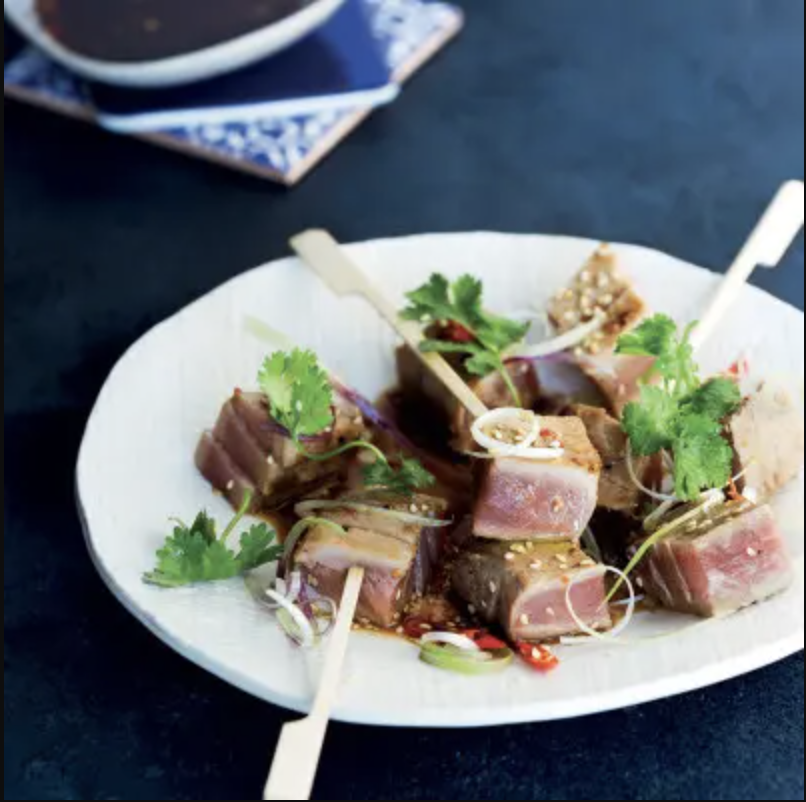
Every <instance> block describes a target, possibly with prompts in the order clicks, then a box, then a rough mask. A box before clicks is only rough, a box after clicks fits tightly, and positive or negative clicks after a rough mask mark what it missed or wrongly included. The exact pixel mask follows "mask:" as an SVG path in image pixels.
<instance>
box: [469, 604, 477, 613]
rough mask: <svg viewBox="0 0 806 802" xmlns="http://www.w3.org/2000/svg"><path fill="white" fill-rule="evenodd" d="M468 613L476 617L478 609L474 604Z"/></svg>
mask: <svg viewBox="0 0 806 802" xmlns="http://www.w3.org/2000/svg"><path fill="white" fill-rule="evenodd" d="M467 611H468V612H469V613H470V615H475V614H476V612H477V611H476V608H475V607H474V606H473V605H472V604H471V605H470V606H469V607H468V608H467Z"/></svg>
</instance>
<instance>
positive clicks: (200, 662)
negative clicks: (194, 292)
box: [75, 231, 806, 729]
mask: <svg viewBox="0 0 806 802" xmlns="http://www.w3.org/2000/svg"><path fill="white" fill-rule="evenodd" d="M473 236H480V237H502V238H506V239H513V238H519V239H524V240H533V241H536V240H551V241H555V242H556V241H558V240H563V241H569V242H573V243H577V244H579V243H582V244H589V245H591V246H592V247H595V246H596V245H597V244H598V241H597V240H593V239H588V238H585V237H573V236H567V235H551V234H524V233H507V232H501V231H468V232H439V233H429V234H415V235H410V236H402V237H386V238H379V239H373V240H367V241H362V242H355V243H349V244H347V243H345V244H344V247H345V248H346V249H347V250H348V251H352V252H353V253H356V252H360V251H361V250H362V249H372V248H377V247H383V246H387V247H388V246H391V245H394V244H399V243H401V242H406V243H413V242H414V241H425V240H428V239H432V238H440V239H452V238H455V239H466V238H468V237H473ZM613 247H614V248H615V249H616V250H618V249H622V248H630V249H635V250H637V251H639V252H641V251H642V252H646V253H649V254H652V255H655V256H657V255H662V256H665V257H669V258H671V259H674V260H675V261H677V262H679V263H680V264H681V265H684V266H685V267H686V268H688V269H694V270H698V271H701V272H704V273H709V274H711V275H712V276H713V277H714V279H717V278H718V277H719V276H718V274H716V273H714V272H713V271H710V270H707V269H706V268H703V267H700V266H698V265H695V264H693V263H690V262H686V261H685V260H683V259H680V258H679V257H676V256H673V255H671V254H668V253H666V252H664V251H662V250H659V249H655V248H651V247H648V246H645V245H638V244H630V243H613ZM295 259H296V257H294V256H289V257H280V258H278V259H274V260H272V261H270V262H267V263H265V264H263V265H260V266H258V267H255V268H251V269H248V270H246V271H244V272H242V273H239V274H238V275H235V276H233V277H231V278H229V279H227V280H226V281H224V282H222V283H221V284H219V285H217V286H216V287H214V288H213V289H211V290H210V291H209V292H206V293H204V294H203V295H201V296H200V297H199V298H197V299H195V300H193V301H191V302H190V303H189V304H187V305H185V306H183V307H181V308H180V309H179V310H177V311H176V312H174V313H173V314H171V315H169V316H167V317H166V318H165V319H164V320H162V321H160V322H158V323H157V324H156V325H154V326H152V327H151V328H150V329H149V330H148V331H147V332H145V333H144V334H143V335H142V336H140V337H138V338H137V340H136V341H135V342H134V343H132V344H131V345H130V346H129V347H128V348H127V349H125V351H124V353H123V354H122V355H121V357H120V358H119V359H118V360H117V361H116V363H115V365H114V367H113V368H112V370H111V371H110V373H109V375H108V377H107V379H106V381H105V382H104V384H103V387H102V389H101V391H100V393H99V395H98V398H97V400H96V402H95V404H94V405H93V408H92V412H91V413H90V416H89V418H88V421H87V424H86V427H85V431H84V434H83V436H82V442H81V446H80V449H79V454H78V460H77V466H76V472H75V495H76V505H77V509H78V515H79V519H80V523H81V527H82V533H83V537H84V541H85V544H86V547H87V550H88V552H89V555H90V558H91V560H92V563H93V565H94V567H95V569H96V570H97V571H98V573H99V574H100V576H101V578H102V580H103V581H104V584H106V586H107V587H108V589H109V590H110V592H111V593H112V595H113V596H114V597H115V598H116V599H117V600H118V602H120V603H121V604H122V605H123V607H124V608H125V609H126V610H128V612H129V613H130V614H131V615H133V616H134V618H136V619H137V620H138V621H139V622H140V623H141V624H142V625H144V626H145V627H146V628H147V629H148V630H149V631H150V632H151V633H152V634H153V635H155V636H156V637H157V638H158V639H159V640H160V641H161V642H163V643H164V644H165V645H166V646H168V647H169V648H171V650H173V651H174V652H176V653H177V654H179V655H180V656H182V657H183V658H185V659H187V660H189V661H190V662H191V663H193V664H194V665H196V666H197V667H199V668H201V669H202V670H204V671H206V672H208V673H210V674H212V675H213V676H216V677H217V678H219V679H221V680H223V681H224V682H226V683H227V684H229V685H232V686H233V687H236V688H238V689H240V690H241V691H243V692H245V693H247V694H249V695H251V696H253V697H255V698H256V699H260V700H262V701H265V702H268V703H270V704H273V705H277V706H279V707H281V708H283V709H286V710H290V711H293V712H297V713H301V714H307V713H308V712H309V711H310V705H309V704H308V703H300V702H299V701H298V700H297V699H295V698H292V697H289V696H286V695H284V694H283V693H281V692H274V691H271V690H270V689H268V688H267V687H265V686H261V685H259V684H258V683H255V682H253V681H252V680H250V679H249V678H248V677H246V676H244V675H242V674H241V673H240V672H239V671H238V670H237V669H235V668H229V667H227V666H224V665H222V664H219V663H216V662H215V660H214V659H212V658H209V657H208V656H207V655H206V654H205V653H204V652H203V651H200V650H198V649H197V648H196V647H194V646H193V645H192V644H189V643H187V642H186V641H184V639H183V638H182V637H181V636H178V635H174V634H173V633H171V632H169V631H168V630H167V629H165V628H164V627H162V626H161V624H160V623H159V621H158V620H156V619H155V618H153V617H152V616H151V615H149V614H148V613H147V612H145V611H144V610H142V609H141V608H140V607H139V605H138V604H137V603H136V602H135V601H134V600H133V599H131V598H130V597H129V596H128V595H127V593H126V591H125V590H124V589H123V588H122V587H121V586H120V585H119V584H118V582H117V580H116V579H115V577H114V574H113V573H112V572H111V571H110V570H109V569H108V568H107V566H106V565H105V564H104V561H103V558H102V557H101V555H100V554H99V553H98V551H97V550H96V548H95V544H94V541H93V537H92V532H91V527H90V524H89V520H88V516H87V513H86V510H85V506H84V501H83V496H84V493H85V492H86V491H85V490H84V491H82V475H83V473H84V465H85V464H86V461H87V459H88V457H87V451H88V441H89V433H90V429H91V427H92V425H93V422H94V420H95V419H96V413H97V411H98V409H99V408H100V406H101V404H102V403H103V401H104V398H105V395H106V390H107V388H108V387H109V385H110V384H111V383H112V382H113V380H114V378H115V376H116V374H117V373H118V371H119V369H121V367H122V366H123V365H124V363H126V362H127V361H128V359H129V358H130V356H131V354H132V353H133V352H134V351H135V350H136V349H137V348H139V347H140V346H141V345H142V344H144V343H145V342H146V341H147V340H149V339H151V338H152V337H154V336H156V335H157V333H158V332H159V331H160V330H162V329H163V328H164V327H168V326H170V325H171V323H172V322H174V321H175V320H176V319H177V318H179V317H180V316H184V315H186V314H189V313H191V312H192V311H193V310H194V308H195V307H196V306H199V305H202V304H203V303H205V302H206V301H207V300H208V299H209V298H210V296H212V295H216V294H219V293H223V292H226V290H227V289H228V288H229V287H230V286H231V285H233V284H235V283H238V282H240V281H242V280H243V279H244V278H245V277H247V276H249V275H251V274H254V273H258V272H263V271H265V270H268V269H271V268H274V267H275V266H277V265H280V264H283V263H287V262H288V261H294V260H295ZM750 289H751V290H752V291H753V292H756V293H762V294H763V295H766V296H768V297H769V298H771V299H772V300H773V301H775V302H776V303H778V304H782V305H784V306H787V307H790V308H791V309H792V310H794V311H795V312H796V313H797V314H799V315H800V316H801V317H804V313H803V312H802V311H801V310H800V309H798V308H797V307H795V306H794V305H793V304H790V303H788V302H787V301H784V300H782V299H781V298H778V297H777V296H775V295H773V294H772V293H770V292H768V291H767V290H765V289H763V288H760V287H757V286H755V285H751V286H750ZM797 574H798V581H799V582H801V583H803V560H799V561H798V565H797ZM709 624H710V625H718V624H719V619H714V620H711V621H706V622H703V624H702V625H703V626H704V625H709ZM363 637H370V636H363ZM805 638H806V635H805V632H804V628H803V627H801V629H800V630H799V631H798V632H795V633H793V634H791V635H789V636H788V637H786V638H781V639H779V640H777V641H775V642H773V643H770V644H767V645H762V646H757V647H755V648H753V649H751V650H748V651H746V652H743V653H741V655H738V656H732V657H730V658H729V659H725V660H721V661H718V662H715V663H712V664H708V665H706V666H704V667H700V668H699V669H696V670H692V671H687V672H683V673H676V674H673V675H670V676H668V677H666V678H661V679H656V680H651V679H650V680H648V681H646V682H641V683H638V684H634V685H631V686H629V687H627V688H624V689H622V690H618V691H610V692H608V694H607V695H606V696H603V695H601V694H597V695H588V696H581V697H579V698H577V699H574V700H572V701H569V700H563V701H561V702H559V703H557V704H556V705H554V706H552V703H551V700H550V699H545V700H541V701H540V702H539V703H532V704H528V703H526V704H524V705H522V706H520V707H517V708H514V707H513V708H510V707H507V708H502V707H500V706H499V707H490V708H486V709H485V708H481V707H480V708H473V709H470V710H464V711H460V710H451V711H450V713H447V712H446V710H445V709H444V708H429V707H422V708H418V709H417V710H413V711H411V712H410V713H407V714H405V715H398V716H397V718H396V719H395V720H393V721H392V720H389V717H388V716H384V713H383V711H380V712H373V710H372V707H359V708H356V707H355V706H353V707H352V708H350V709H344V708H337V709H336V710H335V711H334V715H333V720H334V721H339V722H343V723H347V724H356V725H364V726H379V727H384V728H408V727H416V728H429V729H470V728H482V727H485V728H486V727H499V726H509V725H519V724H527V723H535V722H549V721H557V720H567V719H575V718H585V717H588V716H594V715H599V714H602V713H607V712H612V711H615V710H621V709H624V708H627V707H635V706H639V705H644V704H648V703H651V702H655V701H660V700H662V699H668V698H674V697H677V696H681V695H685V694H688V693H692V692H695V691H698V690H702V689H704V688H708V687H712V686H715V685H718V684H721V683H723V682H726V681H729V680H732V679H737V678H739V677H742V676H745V675H747V674H750V673H752V672H754V671H757V670H760V669H763V668H766V667H768V666H771V665H774V664H775V663H778V662H780V661H782V660H785V659H787V658H789V657H792V656H794V655H797V654H799V653H800V652H802V651H803V650H804V640H805ZM594 701H595V703H593V702H594ZM447 716H450V718H451V721H446V717H447Z"/></svg>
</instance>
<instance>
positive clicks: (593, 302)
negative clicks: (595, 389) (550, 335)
mask: <svg viewBox="0 0 806 802" xmlns="http://www.w3.org/2000/svg"><path fill="white" fill-rule="evenodd" d="M646 311H647V307H646V304H645V303H644V301H643V300H642V298H641V297H640V296H639V295H638V294H637V293H636V292H635V290H634V289H633V286H632V283H631V282H630V280H629V279H628V278H626V277H625V276H624V275H623V274H622V273H621V271H620V270H619V268H618V259H617V258H616V254H615V252H614V251H613V250H612V249H611V248H610V247H609V246H607V245H602V247H601V248H600V249H599V250H598V251H597V252H596V253H595V254H594V255H593V256H592V257H591V259H590V261H589V262H588V263H587V264H586V265H585V267H584V268H583V269H582V270H581V272H580V273H579V274H578V275H577V276H576V278H575V279H574V281H573V282H572V283H571V284H570V285H569V286H568V287H566V288H565V289H564V290H562V291H561V292H560V293H559V294H558V295H557V296H556V297H555V298H554V301H553V303H552V304H551V306H550V307H549V318H550V319H551V322H552V323H553V324H554V326H555V328H556V329H557V331H558V332H559V333H560V334H565V333H566V332H569V331H571V330H572V329H575V328H578V327H579V326H581V325H583V324H585V323H590V322H591V321H592V320H593V319H594V318H595V317H596V316H597V315H601V316H602V317H603V319H604V321H603V324H602V327H601V329H599V331H597V332H595V333H594V334H592V335H591V336H590V337H589V338H588V339H587V340H586V341H585V342H584V343H583V344H582V345H581V346H580V352H581V353H588V354H599V353H603V352H608V351H612V350H613V349H614V348H615V346H616V343H617V342H618V339H619V337H621V335H622V334H624V333H625V332H627V331H630V330H631V329H633V328H634V327H635V326H637V325H638V324H639V323H640V322H641V320H642V319H643V318H644V316H645V315H646Z"/></svg>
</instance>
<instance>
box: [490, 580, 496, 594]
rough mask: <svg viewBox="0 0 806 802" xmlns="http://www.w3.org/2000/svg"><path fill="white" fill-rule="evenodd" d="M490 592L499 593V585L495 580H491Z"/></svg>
mask: <svg viewBox="0 0 806 802" xmlns="http://www.w3.org/2000/svg"><path fill="white" fill-rule="evenodd" d="M490 593H493V594H494V593H498V585H496V584H495V582H490Z"/></svg>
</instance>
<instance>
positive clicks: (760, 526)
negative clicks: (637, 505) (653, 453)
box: [641, 503, 794, 618]
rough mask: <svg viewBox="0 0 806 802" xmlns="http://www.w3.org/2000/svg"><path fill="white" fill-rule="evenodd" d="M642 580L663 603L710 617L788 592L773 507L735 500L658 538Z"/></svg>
mask: <svg viewBox="0 0 806 802" xmlns="http://www.w3.org/2000/svg"><path fill="white" fill-rule="evenodd" d="M641 580H642V583H641V584H642V585H643V587H644V588H645V589H646V591H647V592H648V593H649V594H650V595H651V596H653V597H654V598H655V599H656V600H657V601H659V602H660V603H661V604H663V605H664V606H665V607H668V608H669V609H671V610H676V611H678V612H681V613H691V614H694V615H699V616H702V617H704V618H714V617H720V616H725V615H730V614H731V613H735V612H736V611H737V610H741V609H743V608H745V607H749V606H751V605H753V604H756V603H757V602H762V601H764V600H765V599H769V598H770V597H772V596H775V595H777V594H779V593H782V592H783V591H785V590H787V589H788V588H789V587H790V586H791V585H792V583H793V581H794V569H793V564H792V560H791V558H790V556H789V553H788V551H787V547H786V544H785V542H784V539H783V536H782V535H781V531H780V530H779V528H778V523H777V521H776V519H775V513H774V512H773V511H772V508H771V507H766V506H765V507H752V508H751V507H748V505H745V504H741V503H734V504H731V505H728V506H726V507H725V508H724V509H723V510H722V511H721V512H719V513H718V514H717V517H716V519H714V518H711V519H708V520H704V521H703V522H701V523H697V522H694V523H693V524H691V525H690V526H689V527H688V528H684V529H683V531H682V532H681V533H680V534H675V535H672V536H670V537H669V538H667V539H666V540H663V541H661V542H660V544H659V545H657V546H656V547H655V548H654V549H653V551H652V553H651V554H650V556H649V557H647V559H646V560H645V561H644V563H643V565H642V568H641Z"/></svg>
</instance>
